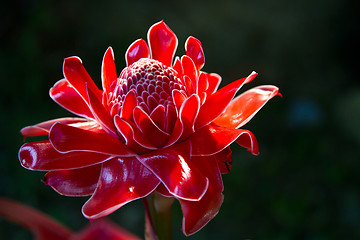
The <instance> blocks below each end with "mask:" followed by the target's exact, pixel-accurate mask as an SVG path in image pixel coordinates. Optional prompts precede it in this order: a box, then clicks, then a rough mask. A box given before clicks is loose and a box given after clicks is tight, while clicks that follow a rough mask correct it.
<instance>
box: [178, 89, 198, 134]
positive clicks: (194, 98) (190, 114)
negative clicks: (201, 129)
mask: <svg viewBox="0 0 360 240" xmlns="http://www.w3.org/2000/svg"><path fill="white" fill-rule="evenodd" d="M199 109H200V98H199V96H198V95H196V94H193V95H191V96H190V97H189V98H188V99H186V100H185V101H184V103H183V104H182V106H181V108H180V111H179V115H180V121H181V123H182V124H183V126H184V130H183V132H182V136H181V137H182V138H184V139H185V138H187V137H189V136H190V135H191V134H192V133H193V132H194V123H195V119H196V117H197V115H198V113H199Z"/></svg>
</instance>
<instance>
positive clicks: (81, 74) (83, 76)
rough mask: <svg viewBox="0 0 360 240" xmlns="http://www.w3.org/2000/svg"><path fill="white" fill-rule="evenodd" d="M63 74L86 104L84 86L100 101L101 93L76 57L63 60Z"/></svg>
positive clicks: (86, 98)
mask: <svg viewBox="0 0 360 240" xmlns="http://www.w3.org/2000/svg"><path fill="white" fill-rule="evenodd" d="M63 72H64V76H65V78H66V80H67V81H68V82H69V83H70V84H71V85H72V87H73V88H74V89H75V90H76V91H77V92H78V93H79V95H80V96H81V97H82V98H83V99H84V101H85V102H87V103H88V101H89V100H88V96H87V93H86V92H87V91H86V86H87V87H88V88H90V89H91V90H92V91H93V92H94V94H95V96H96V98H97V99H98V100H99V101H100V100H101V98H102V91H101V90H99V89H98V87H97V86H96V85H95V83H94V81H93V80H92V79H91V77H90V76H89V74H88V73H87V71H86V70H85V68H84V66H83V64H82V62H81V59H80V58H78V57H68V58H65V60H64V64H63Z"/></svg>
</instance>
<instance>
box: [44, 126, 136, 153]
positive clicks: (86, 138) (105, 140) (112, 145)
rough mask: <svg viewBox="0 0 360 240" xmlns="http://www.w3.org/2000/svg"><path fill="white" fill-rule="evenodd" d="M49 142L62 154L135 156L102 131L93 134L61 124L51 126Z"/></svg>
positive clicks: (118, 141) (120, 142) (123, 145)
mask: <svg viewBox="0 0 360 240" xmlns="http://www.w3.org/2000/svg"><path fill="white" fill-rule="evenodd" d="M49 140H50V142H51V144H52V145H53V146H54V148H55V149H56V150H58V151H59V152H62V153H67V152H73V151H86V152H96V153H102V154H107V155H115V156H122V157H129V156H134V155H136V154H135V153H134V152H132V151H131V150H130V149H129V148H128V147H126V146H125V144H124V143H123V142H122V141H120V140H119V139H118V138H115V137H112V136H111V135H109V134H107V133H105V132H103V131H101V132H100V131H99V132H93V131H88V130H83V129H80V128H76V127H72V126H67V125H64V124H61V123H55V124H54V125H53V127H52V128H51V130H50V133H49Z"/></svg>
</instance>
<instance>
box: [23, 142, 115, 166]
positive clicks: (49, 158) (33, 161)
mask: <svg viewBox="0 0 360 240" xmlns="http://www.w3.org/2000/svg"><path fill="white" fill-rule="evenodd" d="M109 158H110V156H109V155H104V154H100V153H94V152H70V153H59V152H58V151H56V150H55V149H54V148H53V146H52V145H51V143H50V142H49V141H39V142H32V143H25V144H24V145H22V147H21V148H20V150H19V160H20V163H21V165H22V166H23V167H24V168H26V169H29V170H41V171H51V170H66V169H75V168H82V167H86V166H91V165H94V164H99V163H102V162H105V161H107V160H108V159H109Z"/></svg>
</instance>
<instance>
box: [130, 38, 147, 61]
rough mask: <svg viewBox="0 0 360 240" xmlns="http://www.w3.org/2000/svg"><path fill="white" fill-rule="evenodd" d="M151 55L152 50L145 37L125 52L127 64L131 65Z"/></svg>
mask: <svg viewBox="0 0 360 240" xmlns="http://www.w3.org/2000/svg"><path fill="white" fill-rule="evenodd" d="M148 57H150V50H149V47H148V45H147V44H146V42H145V41H144V40H143V39H138V40H136V41H135V42H133V43H132V44H131V45H130V47H129V48H128V49H127V51H126V53H125V60H126V65H127V66H130V65H131V64H133V63H134V62H136V61H138V60H139V59H140V58H148Z"/></svg>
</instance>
